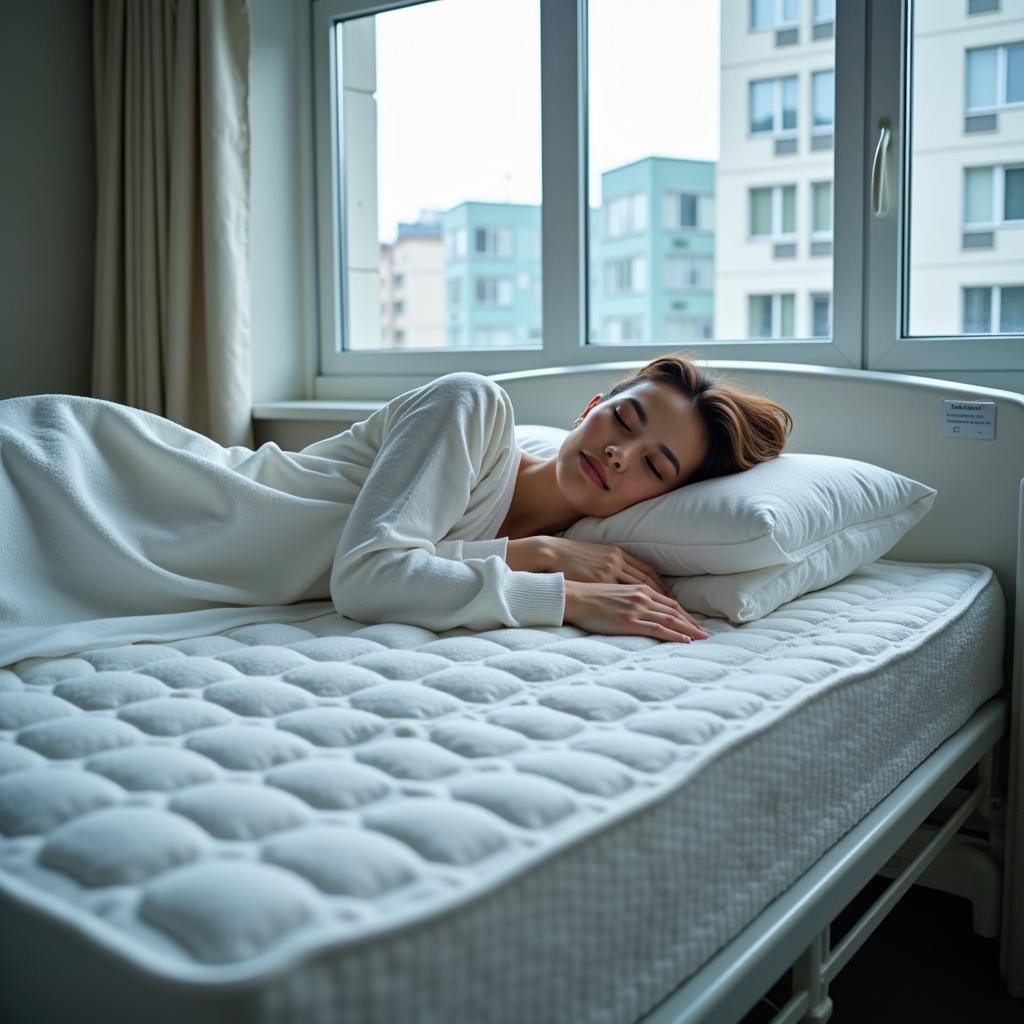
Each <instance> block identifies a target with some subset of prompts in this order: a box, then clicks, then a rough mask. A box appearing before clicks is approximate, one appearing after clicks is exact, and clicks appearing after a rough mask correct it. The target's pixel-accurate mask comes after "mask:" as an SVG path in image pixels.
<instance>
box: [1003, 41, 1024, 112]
mask: <svg viewBox="0 0 1024 1024" xmlns="http://www.w3.org/2000/svg"><path fill="white" fill-rule="evenodd" d="M1006 102H1007V103H1024V45H1019V46H1008V47H1007V48H1006Z"/></svg>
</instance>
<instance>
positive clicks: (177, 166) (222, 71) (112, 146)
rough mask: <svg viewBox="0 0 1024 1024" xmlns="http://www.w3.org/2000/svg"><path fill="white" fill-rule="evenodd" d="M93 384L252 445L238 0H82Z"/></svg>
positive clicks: (242, 31)
mask: <svg viewBox="0 0 1024 1024" xmlns="http://www.w3.org/2000/svg"><path fill="white" fill-rule="evenodd" d="M93 35H94V47H93V49H94V61H95V64H94V83H95V96H96V140H97V147H96V149H97V160H98V181H99V195H98V210H97V230H96V305H95V309H96V312H95V323H94V338H93V372H92V393H93V395H94V396H95V397H97V398H106V399H109V400H111V401H116V402H121V403H123V404H125V405H131V406H134V407H136V408H139V409H145V410H147V411H149V412H155V413H159V414H160V415H162V416H166V417H168V418H169V419H173V420H175V421H177V422H178V423H181V424H182V425H184V426H187V427H190V428H192V429H193V430H198V431H200V432H201V433H203V434H206V435H207V436H209V437H211V438H213V440H215V441H217V442H219V443H220V444H223V445H246V446H248V447H251V446H252V419H251V416H252V358H251V350H250V324H249V308H250V307H249V300H250V296H249V222H250V137H249V61H250V30H249V9H248V3H247V0H94V5H93Z"/></svg>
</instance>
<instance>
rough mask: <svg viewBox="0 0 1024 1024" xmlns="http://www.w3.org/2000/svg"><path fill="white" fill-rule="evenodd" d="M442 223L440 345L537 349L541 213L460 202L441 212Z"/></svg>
mask: <svg viewBox="0 0 1024 1024" xmlns="http://www.w3.org/2000/svg"><path fill="white" fill-rule="evenodd" d="M441 221H442V231H443V238H444V290H443V293H442V294H443V297H444V303H445V344H447V345H448V346H451V347H460V348H466V347H471V348H489V347H499V346H500V347H506V346H516V345H537V344H539V342H540V338H541V290H540V289H541V284H540V282H541V275H540V271H541V262H540V261H541V256H540V207H539V206H535V205H530V204H526V203H476V202H467V203H460V204H459V205H458V206H455V207H453V208H452V209H450V210H446V211H445V212H444V214H443V215H442V218H441Z"/></svg>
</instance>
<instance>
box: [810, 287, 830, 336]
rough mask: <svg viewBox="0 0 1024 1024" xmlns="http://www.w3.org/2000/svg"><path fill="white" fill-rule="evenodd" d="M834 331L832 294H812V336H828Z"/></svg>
mask: <svg viewBox="0 0 1024 1024" xmlns="http://www.w3.org/2000/svg"><path fill="white" fill-rule="evenodd" d="M831 333H832V296H831V294H828V295H814V294H812V295H811V337H812V338H827V337H828V336H829V335H830V334H831Z"/></svg>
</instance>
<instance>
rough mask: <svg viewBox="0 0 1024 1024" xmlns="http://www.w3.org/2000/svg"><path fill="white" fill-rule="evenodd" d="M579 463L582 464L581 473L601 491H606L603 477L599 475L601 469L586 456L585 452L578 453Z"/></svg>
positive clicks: (606, 487) (606, 486)
mask: <svg viewBox="0 0 1024 1024" xmlns="http://www.w3.org/2000/svg"><path fill="white" fill-rule="evenodd" d="M580 461H581V462H582V463H583V472H584V473H586V474H587V476H589V477H590V479H591V480H593V481H594V483H595V484H597V486H598V487H600V488H601V490H603V491H607V490H608V485H607V484H606V483H605V482H604V475H603V474H602V473H601V469H600V467H599V466H598V464H597V463H596V462H595V461H594V460H593V459H592V458H590V456H589V455H587V453H586V452H580Z"/></svg>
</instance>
